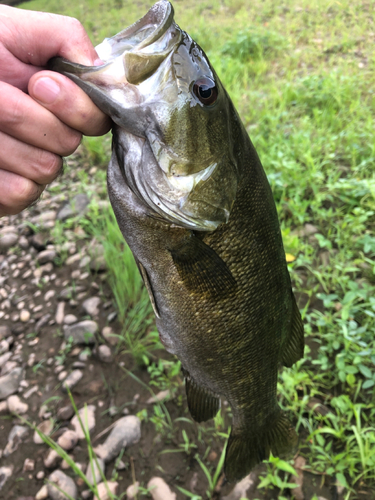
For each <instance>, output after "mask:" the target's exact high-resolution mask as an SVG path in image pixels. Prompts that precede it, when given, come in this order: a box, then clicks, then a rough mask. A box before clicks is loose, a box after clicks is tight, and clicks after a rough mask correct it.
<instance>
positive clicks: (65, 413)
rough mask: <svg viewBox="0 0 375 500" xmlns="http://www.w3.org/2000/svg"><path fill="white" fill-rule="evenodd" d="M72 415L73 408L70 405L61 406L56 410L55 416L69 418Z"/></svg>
mask: <svg viewBox="0 0 375 500" xmlns="http://www.w3.org/2000/svg"><path fill="white" fill-rule="evenodd" d="M73 415H74V409H73V406H72V405H67V406H63V407H62V408H60V409H59V410H58V412H57V418H58V419H59V420H70V419H71V418H72V416H73Z"/></svg>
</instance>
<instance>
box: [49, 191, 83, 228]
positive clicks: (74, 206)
mask: <svg viewBox="0 0 375 500" xmlns="http://www.w3.org/2000/svg"><path fill="white" fill-rule="evenodd" d="M89 203H90V200H89V198H88V197H87V195H85V194H83V193H81V194H77V195H76V196H74V197H73V198H72V200H70V201H68V203H66V204H65V205H63V206H62V208H60V210H59V212H58V213H57V217H56V218H57V220H61V221H64V220H66V219H69V217H73V216H74V215H78V214H80V215H82V214H84V213H85V211H86V208H87V206H88V204H89Z"/></svg>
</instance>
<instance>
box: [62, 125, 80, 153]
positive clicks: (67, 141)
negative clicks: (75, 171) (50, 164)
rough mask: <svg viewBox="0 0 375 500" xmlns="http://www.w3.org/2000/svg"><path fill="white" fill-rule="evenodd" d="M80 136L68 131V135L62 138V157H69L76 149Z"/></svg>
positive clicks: (78, 133) (75, 132)
mask: <svg viewBox="0 0 375 500" xmlns="http://www.w3.org/2000/svg"><path fill="white" fill-rule="evenodd" d="M81 138H82V134H81V133H80V132H77V131H74V130H72V131H70V133H68V134H66V135H65V136H64V140H63V144H62V150H63V152H62V156H69V155H71V154H72V153H74V151H75V150H76V149H77V148H78V146H79V144H80V142H81Z"/></svg>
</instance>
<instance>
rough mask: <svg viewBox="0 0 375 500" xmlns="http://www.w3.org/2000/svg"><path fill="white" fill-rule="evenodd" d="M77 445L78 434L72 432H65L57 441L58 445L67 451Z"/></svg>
mask: <svg viewBox="0 0 375 500" xmlns="http://www.w3.org/2000/svg"><path fill="white" fill-rule="evenodd" d="M77 443H78V436H77V433H75V432H74V431H71V430H67V431H65V432H64V433H63V434H61V436H60V437H59V439H58V440H57V444H58V445H59V446H61V448H62V449H63V450H65V451H69V450H72V449H73V448H74V447H75V446H76V445H77Z"/></svg>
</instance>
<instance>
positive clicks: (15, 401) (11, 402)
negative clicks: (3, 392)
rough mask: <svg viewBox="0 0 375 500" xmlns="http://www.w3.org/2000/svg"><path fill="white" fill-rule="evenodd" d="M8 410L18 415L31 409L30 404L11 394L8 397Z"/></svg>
mask: <svg viewBox="0 0 375 500" xmlns="http://www.w3.org/2000/svg"><path fill="white" fill-rule="evenodd" d="M7 403H8V410H9V412H10V413H16V414H18V415H22V414H23V413H26V412H27V410H28V409H29V405H28V404H26V403H23V402H22V401H21V399H20V398H19V397H18V396H9V398H8V399H7Z"/></svg>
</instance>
